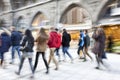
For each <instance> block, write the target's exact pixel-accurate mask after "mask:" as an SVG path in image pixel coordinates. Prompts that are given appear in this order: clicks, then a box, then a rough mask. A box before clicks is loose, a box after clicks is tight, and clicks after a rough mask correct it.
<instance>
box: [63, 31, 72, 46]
mask: <svg viewBox="0 0 120 80" xmlns="http://www.w3.org/2000/svg"><path fill="white" fill-rule="evenodd" d="M70 41H71V36H70V34H68V33H67V32H63V36H62V46H63V47H69V46H70Z"/></svg>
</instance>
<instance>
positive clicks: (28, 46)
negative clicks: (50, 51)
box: [16, 29, 34, 77]
mask: <svg viewBox="0 0 120 80" xmlns="http://www.w3.org/2000/svg"><path fill="white" fill-rule="evenodd" d="M21 46H22V47H23V48H21V51H22V53H23V54H22V56H21V61H20V65H19V69H18V71H17V72H16V74H17V75H20V72H21V69H22V66H23V63H24V60H25V58H28V60H29V64H30V68H31V71H32V76H31V77H33V64H32V57H33V46H34V38H33V36H32V33H31V31H30V30H29V29H27V30H26V31H25V34H24V37H23V41H22V43H21Z"/></svg>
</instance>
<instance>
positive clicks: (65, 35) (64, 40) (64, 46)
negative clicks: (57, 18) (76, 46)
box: [62, 29, 73, 62]
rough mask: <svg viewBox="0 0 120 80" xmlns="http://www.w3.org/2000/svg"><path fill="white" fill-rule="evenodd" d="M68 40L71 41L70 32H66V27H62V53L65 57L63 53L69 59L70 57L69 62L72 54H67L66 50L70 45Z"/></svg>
mask: <svg viewBox="0 0 120 80" xmlns="http://www.w3.org/2000/svg"><path fill="white" fill-rule="evenodd" d="M70 41H71V36H70V34H68V33H67V31H66V29H63V35H62V51H63V53H64V57H65V54H67V55H68V56H69V57H70V59H71V62H72V61H73V58H72V56H71V55H70V54H69V52H68V49H69V47H70Z"/></svg>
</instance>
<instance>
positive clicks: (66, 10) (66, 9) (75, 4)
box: [59, 3, 92, 23]
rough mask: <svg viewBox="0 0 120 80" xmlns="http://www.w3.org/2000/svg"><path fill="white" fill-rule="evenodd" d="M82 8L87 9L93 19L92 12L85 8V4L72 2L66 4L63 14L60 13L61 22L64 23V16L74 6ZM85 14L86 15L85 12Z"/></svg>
mask: <svg viewBox="0 0 120 80" xmlns="http://www.w3.org/2000/svg"><path fill="white" fill-rule="evenodd" d="M76 7H78V8H82V9H84V10H85V11H86V13H87V15H89V18H90V19H91V16H90V13H89V12H88V10H87V9H86V8H85V6H83V5H80V4H78V3H71V4H69V5H68V6H66V8H65V9H64V10H63V12H62V14H61V15H60V19H59V22H60V23H62V21H63V20H64V17H65V16H66V14H67V13H68V12H69V11H70V10H71V9H73V8H76ZM84 16H86V15H85V14H84ZM91 21H92V20H91Z"/></svg>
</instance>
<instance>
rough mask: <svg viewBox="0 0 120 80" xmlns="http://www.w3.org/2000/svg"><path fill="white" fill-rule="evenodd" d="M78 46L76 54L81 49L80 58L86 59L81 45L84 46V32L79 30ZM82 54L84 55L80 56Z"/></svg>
mask: <svg viewBox="0 0 120 80" xmlns="http://www.w3.org/2000/svg"><path fill="white" fill-rule="evenodd" d="M78 46H79V47H78V50H77V53H78V55H80V51H82V54H81V55H80V59H84V61H86V59H85V53H84V51H83V47H84V33H83V31H80V38H79V42H78ZM82 55H84V57H82Z"/></svg>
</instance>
